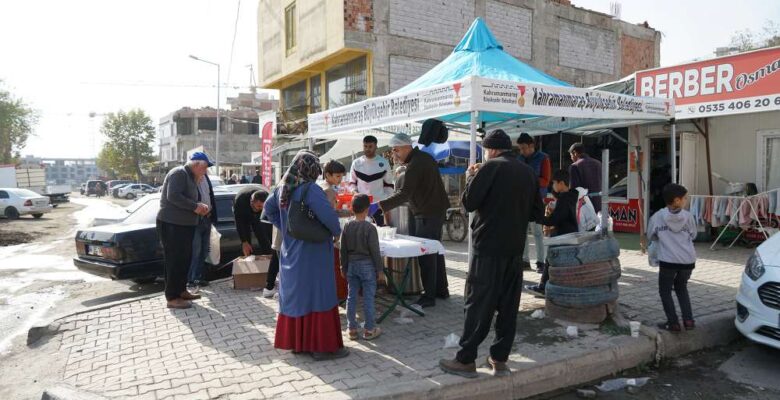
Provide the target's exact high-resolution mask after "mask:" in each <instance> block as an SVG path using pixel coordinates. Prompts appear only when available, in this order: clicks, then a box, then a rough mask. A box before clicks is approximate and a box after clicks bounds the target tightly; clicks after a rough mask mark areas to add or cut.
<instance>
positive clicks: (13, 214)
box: [5, 207, 19, 219]
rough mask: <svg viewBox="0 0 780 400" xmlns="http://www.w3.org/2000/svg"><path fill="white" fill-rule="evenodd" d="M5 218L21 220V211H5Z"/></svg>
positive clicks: (11, 208) (10, 209) (9, 209)
mask: <svg viewBox="0 0 780 400" xmlns="http://www.w3.org/2000/svg"><path fill="white" fill-rule="evenodd" d="M5 217H6V218H8V219H19V210H17V209H16V208H13V207H8V208H6V209H5Z"/></svg>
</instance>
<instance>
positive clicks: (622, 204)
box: [609, 199, 640, 233]
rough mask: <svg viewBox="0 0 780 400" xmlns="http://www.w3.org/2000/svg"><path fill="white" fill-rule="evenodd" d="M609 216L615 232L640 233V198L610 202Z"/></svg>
mask: <svg viewBox="0 0 780 400" xmlns="http://www.w3.org/2000/svg"><path fill="white" fill-rule="evenodd" d="M609 216H610V217H612V229H613V230H614V231H615V232H631V233H639V222H640V217H639V216H640V212H639V199H629V200H628V201H627V202H626V201H615V202H610V203H609Z"/></svg>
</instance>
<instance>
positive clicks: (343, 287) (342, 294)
mask: <svg viewBox="0 0 780 400" xmlns="http://www.w3.org/2000/svg"><path fill="white" fill-rule="evenodd" d="M335 250H336V251H334V252H333V254H335V255H336V256H335V259H336V260H335V264H336V297H337V298H338V299H339V303H341V302H342V301H344V300H346V299H347V280H346V279H344V277H343V276H341V257H339V249H335Z"/></svg>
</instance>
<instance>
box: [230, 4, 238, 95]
mask: <svg viewBox="0 0 780 400" xmlns="http://www.w3.org/2000/svg"><path fill="white" fill-rule="evenodd" d="M240 11H241V0H238V5H237V6H236V22H235V23H234V24H233V42H232V43H230V62H229V63H228V74H227V83H228V84H229V83H230V73H231V72H232V71H233V49H235V47H236V33H238V16H239V14H240Z"/></svg>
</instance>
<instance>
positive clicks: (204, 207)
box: [195, 203, 209, 217]
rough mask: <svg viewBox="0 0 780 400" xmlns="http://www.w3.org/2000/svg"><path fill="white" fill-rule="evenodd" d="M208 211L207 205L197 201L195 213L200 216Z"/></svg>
mask: <svg viewBox="0 0 780 400" xmlns="http://www.w3.org/2000/svg"><path fill="white" fill-rule="evenodd" d="M208 213H209V206H207V205H205V204H203V203H198V206H197V207H195V214H198V215H200V216H201V217H202V216H205V215H206V214H208Z"/></svg>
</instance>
